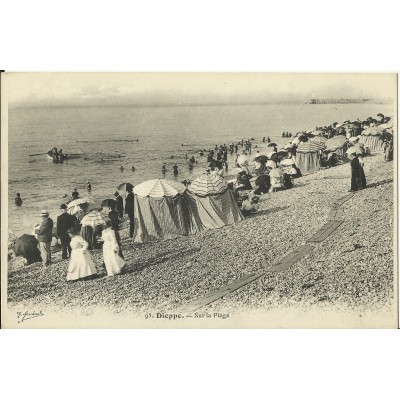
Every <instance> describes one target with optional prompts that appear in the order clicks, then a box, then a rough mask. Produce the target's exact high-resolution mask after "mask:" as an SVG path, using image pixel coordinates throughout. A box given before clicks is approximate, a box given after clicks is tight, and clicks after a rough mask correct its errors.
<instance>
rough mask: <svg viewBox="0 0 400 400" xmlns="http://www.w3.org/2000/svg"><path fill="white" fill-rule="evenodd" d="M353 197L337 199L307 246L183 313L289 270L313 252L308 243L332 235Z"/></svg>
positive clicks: (320, 240)
mask: <svg viewBox="0 0 400 400" xmlns="http://www.w3.org/2000/svg"><path fill="white" fill-rule="evenodd" d="M351 197H353V194H348V195H346V196H343V197H341V198H339V199H337V200H336V201H335V202H334V203H333V205H332V209H331V212H330V214H329V217H328V222H327V223H326V224H325V225H324V226H322V228H321V229H319V230H318V231H317V232H316V233H315V234H314V235H313V236H312V237H311V238H309V239H307V240H306V243H307V244H304V245H300V246H299V247H297V248H296V249H295V250H293V251H292V252H290V253H289V254H287V255H286V256H285V257H283V258H282V259H281V260H280V261H278V262H277V263H276V264H274V265H273V266H272V267H269V268H267V271H261V272H256V273H254V274H249V275H244V276H242V277H241V278H240V279H238V280H236V281H234V282H232V283H230V284H229V285H226V286H224V287H222V288H220V289H218V290H217V291H215V292H213V293H210V294H209V295H208V296H205V297H203V298H201V299H199V300H197V301H195V302H194V303H192V304H189V305H188V306H187V307H185V308H184V311H187V312H193V311H196V310H198V309H200V308H202V307H204V306H206V305H208V304H211V303H213V302H214V301H216V300H218V299H220V298H221V297H224V296H226V295H228V294H230V293H232V292H234V291H235V290H237V289H239V288H241V287H242V286H244V285H247V284H249V283H250V282H253V281H255V280H256V279H259V278H261V277H262V276H264V275H265V274H266V273H267V272H282V271H286V270H287V269H289V268H290V267H291V266H292V265H293V264H295V263H296V262H297V261H299V260H300V259H301V258H302V257H303V256H304V255H306V254H307V253H309V252H311V251H313V250H314V247H313V246H312V245H310V243H321V242H323V241H324V240H325V239H326V238H327V237H328V236H329V235H330V234H332V233H333V232H334V231H335V230H336V229H337V228H338V227H339V226H340V225H341V224H342V222H343V220H342V216H343V211H344V210H343V208H339V207H340V206H341V205H343V203H345V202H346V201H347V200H349V199H350V198H351Z"/></svg>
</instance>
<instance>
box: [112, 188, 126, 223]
mask: <svg viewBox="0 0 400 400" xmlns="http://www.w3.org/2000/svg"><path fill="white" fill-rule="evenodd" d="M114 196H115V201H116V206H115V211H116V212H117V213H118V217H119V219H122V217H123V216H124V200H123V199H122V196H121V195H120V194H119V193H118V192H115V193H114Z"/></svg>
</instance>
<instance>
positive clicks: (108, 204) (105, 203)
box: [101, 199, 117, 209]
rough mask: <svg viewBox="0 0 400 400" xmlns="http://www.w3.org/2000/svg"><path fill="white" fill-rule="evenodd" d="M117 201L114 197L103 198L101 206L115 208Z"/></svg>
mask: <svg viewBox="0 0 400 400" xmlns="http://www.w3.org/2000/svg"><path fill="white" fill-rule="evenodd" d="M116 205H117V202H116V201H115V200H114V199H105V200H103V201H102V202H101V206H102V207H110V208H112V209H114V208H115V206H116Z"/></svg>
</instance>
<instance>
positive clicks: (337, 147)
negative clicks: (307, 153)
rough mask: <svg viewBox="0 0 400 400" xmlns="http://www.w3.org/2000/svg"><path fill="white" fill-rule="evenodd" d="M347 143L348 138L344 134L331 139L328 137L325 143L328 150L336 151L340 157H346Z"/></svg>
mask: <svg viewBox="0 0 400 400" xmlns="http://www.w3.org/2000/svg"><path fill="white" fill-rule="evenodd" d="M346 143H347V139H346V138H345V137H344V136H342V135H338V136H334V137H333V138H331V139H328V140H327V141H326V142H325V144H326V149H325V150H326V151H332V152H333V151H334V152H335V153H336V154H337V155H338V156H339V157H344V152H345V146H346Z"/></svg>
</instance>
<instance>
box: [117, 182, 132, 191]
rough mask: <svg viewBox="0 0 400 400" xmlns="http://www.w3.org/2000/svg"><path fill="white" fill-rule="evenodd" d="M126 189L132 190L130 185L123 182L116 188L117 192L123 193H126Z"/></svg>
mask: <svg viewBox="0 0 400 400" xmlns="http://www.w3.org/2000/svg"><path fill="white" fill-rule="evenodd" d="M128 189H133V185H132V183H129V182H124V183H121V184H119V185H118V186H117V190H125V192H127V191H128Z"/></svg>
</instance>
